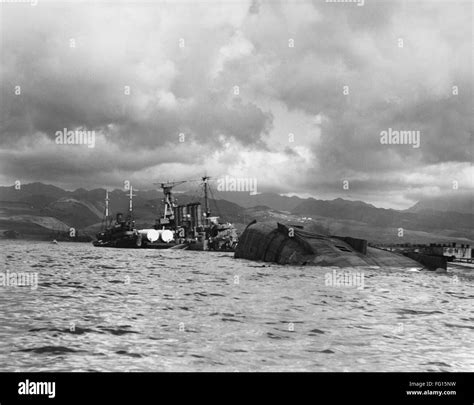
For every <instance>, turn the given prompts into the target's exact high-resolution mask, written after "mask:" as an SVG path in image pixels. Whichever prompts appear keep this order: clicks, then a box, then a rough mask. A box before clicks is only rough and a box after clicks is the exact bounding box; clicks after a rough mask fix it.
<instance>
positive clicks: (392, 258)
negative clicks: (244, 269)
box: [235, 222, 434, 270]
mask: <svg viewBox="0 0 474 405" xmlns="http://www.w3.org/2000/svg"><path fill="white" fill-rule="evenodd" d="M235 258H241V259H249V260H258V261H264V262H273V263H278V264H292V265H313V266H335V267H358V266H380V267H400V268H420V267H427V266H425V265H423V264H421V263H420V262H418V261H416V260H414V259H412V258H409V257H406V256H403V255H401V254H397V253H393V252H388V251H385V250H381V249H377V248H373V247H369V246H367V241H365V240H363V239H355V238H349V237H335V236H327V235H319V234H313V233H309V232H306V231H303V230H302V229H298V228H296V227H291V226H286V225H282V224H278V223H277V224H270V223H257V222H253V223H251V224H249V225H248V226H247V228H246V229H245V231H244V232H243V234H242V235H241V236H240V238H239V243H238V245H237V248H236V251H235ZM433 270H434V269H433Z"/></svg>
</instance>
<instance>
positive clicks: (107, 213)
mask: <svg viewBox="0 0 474 405" xmlns="http://www.w3.org/2000/svg"><path fill="white" fill-rule="evenodd" d="M109 201H110V199H109V190H105V226H107V223H108V222H109Z"/></svg>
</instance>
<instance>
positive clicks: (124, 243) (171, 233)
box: [94, 176, 238, 252]
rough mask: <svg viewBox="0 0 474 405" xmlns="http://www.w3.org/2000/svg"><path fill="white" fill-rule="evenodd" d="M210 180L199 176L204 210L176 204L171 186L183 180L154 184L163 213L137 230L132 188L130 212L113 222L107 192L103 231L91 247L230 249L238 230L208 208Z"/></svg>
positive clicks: (192, 205)
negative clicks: (146, 226) (157, 188)
mask: <svg viewBox="0 0 474 405" xmlns="http://www.w3.org/2000/svg"><path fill="white" fill-rule="evenodd" d="M209 179H210V177H208V176H204V177H202V178H201V180H202V185H203V191H204V212H203V210H202V207H201V203H200V202H192V203H189V204H187V205H178V204H177V203H176V199H175V198H174V195H173V192H172V190H173V188H174V187H175V186H177V185H179V184H182V183H185V182H186V181H178V182H169V181H168V182H165V183H156V184H159V185H160V188H161V189H162V190H163V194H164V199H163V206H162V212H161V215H160V216H159V218H157V219H156V221H155V224H154V225H153V226H151V227H149V228H144V229H137V228H136V226H135V220H134V216H133V197H134V194H133V188H132V186H130V190H129V194H128V195H129V201H130V203H129V211H128V214H127V216H126V217H125V218H124V216H123V214H122V213H117V215H116V219H115V222H113V223H112V220H111V217H110V215H109V196H108V192H107V191H106V197H105V213H104V220H103V223H102V227H103V230H102V231H101V232H99V233H98V234H97V235H96V238H97V240H96V241H94V246H97V247H116V248H134V249H137V248H145V249H185V250H201V251H220V252H223V251H227V252H233V251H234V250H235V247H236V245H237V240H238V238H237V232H236V230H235V228H234V226H233V225H232V224H230V223H221V222H219V217H217V216H212V215H211V211H210V208H209V191H210V188H209Z"/></svg>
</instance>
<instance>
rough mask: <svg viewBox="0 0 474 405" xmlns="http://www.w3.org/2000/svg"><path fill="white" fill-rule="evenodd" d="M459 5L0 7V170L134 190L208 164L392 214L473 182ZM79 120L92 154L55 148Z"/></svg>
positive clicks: (467, 69)
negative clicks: (404, 134) (383, 136)
mask: <svg viewBox="0 0 474 405" xmlns="http://www.w3.org/2000/svg"><path fill="white" fill-rule="evenodd" d="M470 8H471V5H470V3H469V2H465V1H450V2H440V1H437V2H418V1H416V2H406V1H402V0H400V1H395V0H394V1H390V2H378V3H376V2H369V1H366V2H365V5H364V6H362V7H359V6H357V5H356V4H353V3H326V2H324V1H309V0H308V1H306V2H283V1H282V2H279V1H271V2H270V1H259V0H254V1H239V2H235V1H229V2H221V3H217V2H216V3H209V2H196V3H189V2H179V1H178V2H173V3H170V2H158V3H152V2H146V1H143V2H140V1H139V2H134V3H133V4H132V3H129V2H114V3H109V2H101V1H99V2H97V3H83V2H72V1H71V2H67V3H56V2H48V1H42V2H39V3H38V5H37V6H34V7H32V6H30V5H28V4H21V3H5V4H2V7H1V8H0V13H1V15H0V18H1V27H0V35H1V42H0V51H1V55H2V58H1V60H0V75H1V76H0V78H1V80H0V92H1V93H0V94H1V101H0V119H1V122H0V158H1V160H0V173H1V174H0V181H1V182H2V183H4V184H12V183H13V182H14V180H16V179H19V178H21V180H23V181H24V182H26V181H45V182H50V183H56V184H61V185H63V186H69V188H73V187H97V186H113V185H114V184H115V183H121V182H122V181H123V180H124V179H133V180H134V181H135V182H136V183H139V184H140V186H141V187H147V186H150V187H151V184H152V183H153V181H155V180H156V179H157V178H167V179H169V178H174V179H179V178H187V177H189V176H193V177H196V175H199V174H202V173H204V172H207V173H208V174H211V175H215V176H218V175H225V174H230V175H235V176H252V177H257V178H258V181H259V191H275V192H280V193H289V194H299V195H304V196H307V195H312V196H314V197H316V198H335V197H347V198H353V199H362V200H366V201H369V202H373V203H377V204H378V205H382V206H387V207H389V206H393V207H397V208H400V207H406V206H409V205H411V204H412V203H413V202H414V201H415V199H416V198H421V197H420V196H423V195H430V194H433V193H441V192H443V190H444V187H449V184H450V181H451V180H452V179H457V180H458V181H459V184H460V187H461V188H472V187H473V186H474V185H473V184H472V181H473V180H472V171H471V167H470V164H471V159H472V157H471V156H472V155H471V153H472V144H471V139H472V138H471V137H472V132H473V127H472V120H471V118H470V115H471V114H472V107H473V105H472V60H471V55H472V49H471V47H472V38H471V20H470V19H471V10H470ZM290 44H291V45H290ZM16 86H21V89H20V90H21V94H15V91H17V87H16ZM79 127H80V128H85V129H87V130H94V131H96V135H97V143H96V146H95V148H93V149H90V148H89V149H88V148H84V147H81V146H79V145H56V144H55V142H54V134H55V132H56V131H58V130H62V129H63V128H67V129H70V130H74V129H75V128H79ZM388 128H392V129H394V130H419V131H420V133H421V136H420V147H419V148H412V147H411V146H410V145H383V144H381V143H380V132H381V131H383V130H387V129H388ZM289 134H292V136H289ZM343 180H349V181H350V184H351V189H350V191H349V192H348V191H347V190H343V189H342V186H341V184H342V181H343Z"/></svg>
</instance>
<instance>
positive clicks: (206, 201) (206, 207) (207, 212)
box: [202, 176, 211, 221]
mask: <svg viewBox="0 0 474 405" xmlns="http://www.w3.org/2000/svg"><path fill="white" fill-rule="evenodd" d="M209 179H210V177H209V176H204V177H203V178H202V181H203V183H202V184H203V187H204V214H205V215H206V221H208V220H209V217H210V216H211V211H210V209H209V196H208V187H209V184H208V182H207V181H208V180H209Z"/></svg>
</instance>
